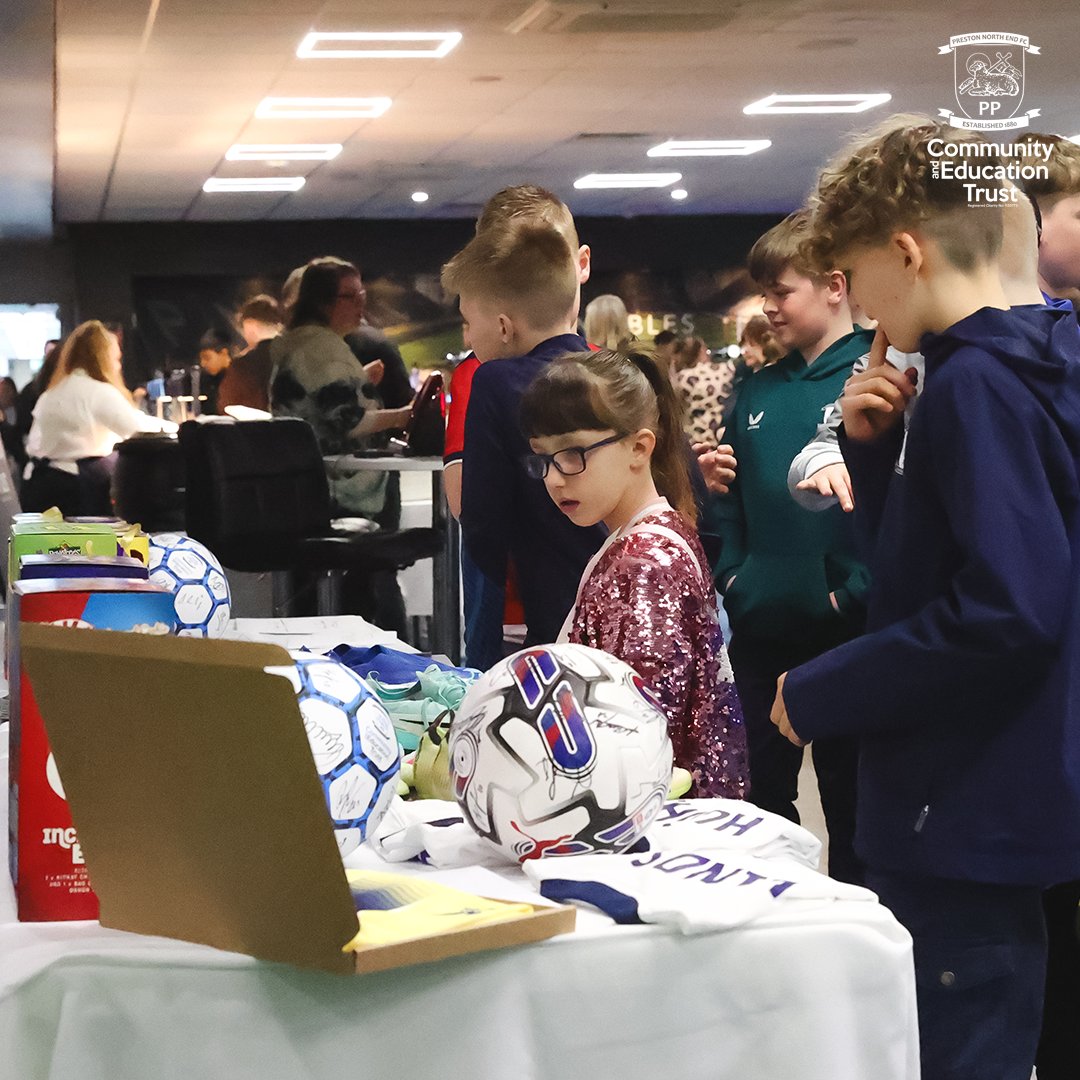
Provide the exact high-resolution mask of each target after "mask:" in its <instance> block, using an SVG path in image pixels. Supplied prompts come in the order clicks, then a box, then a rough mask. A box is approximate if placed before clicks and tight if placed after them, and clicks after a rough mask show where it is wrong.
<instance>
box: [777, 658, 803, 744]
mask: <svg viewBox="0 0 1080 1080" xmlns="http://www.w3.org/2000/svg"><path fill="white" fill-rule="evenodd" d="M786 678H787V672H786V671H785V672H784V674H783V675H781V676H780V678H779V679H777V680H776V701H774V702H773V707H772V712H771V713H770V714H769V719H770V720H771V721H772V722H773V723H774V724H775V725H776V726H777V728H778V730H779V731H780V734H781V735H783V736H784V738H785V739H787V740H788V741H789V742H792V743H794V744H795V745H796V746H805V745H806V743H805V741H804V740H802V739H800V738H799V736H798V735H796V734H795V729H794V728H793V727H792V726H791V721H790V720H789V719H788V714H787V706H786V705H785V704H784V680H785V679H786Z"/></svg>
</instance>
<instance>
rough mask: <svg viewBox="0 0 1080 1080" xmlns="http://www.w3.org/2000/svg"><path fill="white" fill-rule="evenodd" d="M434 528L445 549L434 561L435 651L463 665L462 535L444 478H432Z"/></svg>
mask: <svg viewBox="0 0 1080 1080" xmlns="http://www.w3.org/2000/svg"><path fill="white" fill-rule="evenodd" d="M431 525H432V528H434V529H441V530H442V532H443V548H442V551H440V552H439V553H438V554H437V555H436V556H435V558H434V559H432V561H431V562H432V566H431V575H432V605H431V606H432V608H433V611H432V616H431V637H432V641H431V647H432V651H433V652H436V653H442V654H443V655H444V656H446V657H449V659H450V661H451V662H452V663H455V664H460V663H461V645H462V640H461V533H460V530H459V528H458V523H457V519H456V518H455V517H454V515H453V514H451V513H450V511H449V509H448V508H447V505H446V495H445V494H444V491H443V474H442V472H441V470H438V469H436V470H435V471H434V472H433V473H432V474H431Z"/></svg>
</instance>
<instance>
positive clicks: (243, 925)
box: [22, 625, 574, 973]
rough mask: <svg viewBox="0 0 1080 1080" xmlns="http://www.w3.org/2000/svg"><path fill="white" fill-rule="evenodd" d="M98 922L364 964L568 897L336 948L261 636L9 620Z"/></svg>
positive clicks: (295, 717)
mask: <svg viewBox="0 0 1080 1080" xmlns="http://www.w3.org/2000/svg"><path fill="white" fill-rule="evenodd" d="M22 648H23V659H24V664H25V667H26V670H27V672H28V674H29V677H30V680H31V683H32V685H33V688H34V694H35V696H36V698H37V701H38V704H39V707H40V709H41V714H42V716H43V718H44V720H45V726H46V729H47V731H48V735H49V740H50V743H51V744H52V749H53V753H54V755H55V757H56V761H57V765H58V767H59V772H60V776H61V779H62V781H63V784H64V789H65V792H66V795H67V799H68V802H69V804H70V806H71V813H72V818H73V820H74V823H75V828H76V830H77V832H78V835H79V840H80V843H81V844H82V850H83V855H84V857H85V859H86V865H87V868H88V870H89V872H90V878H91V882H92V884H93V887H94V891H95V892H96V893H97V895H98V898H99V900H100V903H101V915H100V921H101V924H102V925H103V926H110V927H114V928H116V929H120V930H131V931H134V932H136V933H140V934H154V935H160V936H164V937H172V938H180V939H182V940H185V941H194V942H199V943H202V944H206V945H213V946H216V947H217V948H219V949H227V950H230V951H232V952H241V953H247V954H249V955H251V956H256V957H259V958H260V959H263V960H273V961H283V962H285V963H290V964H295V965H297V966H300V967H306V968H319V969H322V970H324V971H332V972H340V973H349V972H360V973H363V972H371V971H380V970H384V969H386V968H391V967H399V966H405V965H408V964H421V963H427V962H430V961H432V960H440V959H443V958H444V957H449V956H458V955H461V954H464V953H470V952H477V951H481V950H485V949H497V948H503V947H506V946H509V945H517V944H523V943H526V942H533V941H540V940H542V939H544V938H548V937H552V936H554V935H555V934H561V933H567V932H569V931H571V930H572V929H573V928H574V910H573V909H572V908H570V907H554V908H553V907H548V906H543V905H539V904H538V905H536V906H535V907H534V909H533V913H532V914H529V915H525V916H522V917H519V918H514V919H508V920H506V921H504V922H500V923H495V924H492V925H490V926H480V927H476V928H472V929H465V930H460V931H457V932H451V933H446V934H438V935H434V936H430V937H424V938H418V939H415V940H412V941H406V942H401V943H396V944H392V945H384V946H375V947H368V948H364V949H361V950H360V951H358V952H356V953H352V954H350V953H344V952H342V947H343V946H344V945H345V944H346V943H347V942H349V941H350V940H351V939H352V938H353V937H354V935H355V934H356V928H357V922H356V911H355V908H354V906H353V901H352V894H351V892H350V891H349V886H348V883H347V881H346V878H345V872H344V868H343V866H342V863H341V857H340V855H339V854H338V848H337V842H336V840H335V839H334V833H333V829H332V827H331V824H330V819H329V816H328V815H327V812H326V804H325V802H324V799H323V794H322V789H321V786H320V784H319V780H318V775H317V773H316V771H315V766H314V762H313V759H312V756H311V751H310V749H309V746H308V742H307V736H306V734H305V731H304V725H303V721H302V719H301V717H300V710H299V707H298V706H297V703H296V697H295V694H294V692H293V689H292V686H291V685H290V684H289V682H288V680H286V679H284V678H282V677H280V676H278V675H273V674H270V673H268V672H267V671H266V670H265V669H266V668H269V667H281V666H282V665H288V664H289V663H290V662H291V661H290V659H289V655H288V653H287V652H286V651H285V650H284V649H282V648H280V647H279V646H277V645H261V644H253V643H248V642H232V641H222V640H202V639H197V638H176V637H153V636H144V635H138V634H122V633H110V632H107V631H97V630H81V629H80V630H75V629H69V628H66V627H59V626H49V625H27V626H24V627H23V639H22Z"/></svg>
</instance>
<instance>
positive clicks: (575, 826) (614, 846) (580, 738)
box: [449, 644, 672, 862]
mask: <svg viewBox="0 0 1080 1080" xmlns="http://www.w3.org/2000/svg"><path fill="white" fill-rule="evenodd" d="M449 751H450V780H451V785H452V789H453V793H454V798H455V799H457V801H458V804H459V805H460V806H461V809H462V812H463V813H464V815H465V820H466V821H467V822H468V823H469V824H470V825H471V826H472V828H473V829H474V830H475V831H476V832H477V833H479V834H480V835H481V836H483V837H484V838H485V839H487V840H490V841H491V843H493V844H495V845H496V846H497V847H499V848H500V849H502V851H503V852H504V853H505V854H506V855H507V856H508V857H509V858H510V859H512V860H514V861H515V862H525V861H527V860H529V859H539V858H551V857H553V856H560V855H587V854H597V853H602V852H621V851H625V850H626V849H627V848H629V847H631V846H632V845H633V844H634V843H636V842H637V841H638V840H639V839H640V838H641V836H643V835H644V833H645V830H646V829H647V828H648V827H649V825H650V824H651V823H652V821H653V819H654V818H655V817H656V815H657V814H658V813H659V812H660V808H661V807H662V806H663V804H664V799H665V798H666V797H667V791H668V786H669V784H670V782H671V758H672V749H671V740H670V739H669V738H668V731H667V718H666V717H665V715H664V713H663V711H662V708H661V706H660V703H659V701H658V700H657V699H656V698H655V697H654V695H653V693H652V691H651V690H650V689H649V687H648V686H646V684H645V683H644V682H643V681H642V679H641V677H640V676H639V675H638V674H637V672H636V671H634V669H633V668H631V667H630V665H629V664H625V663H623V661H621V660H618V659H616V658H615V657H614V656H610V655H609V654H608V653H604V652H600V651H599V650H597V649H591V648H588V647H587V646H585V645H573V644H563V645H540V646H537V647H535V648H532V649H524V650H523V651H521V652H517V653H514V655H513V656H508V657H507V658H506V659H505V660H503V661H501V662H500V663H498V664H496V665H495V666H494V667H493V668H491V670H490V671H488V672H486V673H485V674H484V675H482V676H481V677H480V678H479V679H478V680H477V681H476V682H475V683H473V684H472V686H471V687H470V688H469V691H468V693H467V694H466V695H465V699H464V701H462V703H461V706H460V708H459V709H458V711H457V714H456V715H455V717H454V719H453V721H452V722H451V724H450V734H449Z"/></svg>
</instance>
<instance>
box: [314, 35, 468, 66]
mask: <svg viewBox="0 0 1080 1080" xmlns="http://www.w3.org/2000/svg"><path fill="white" fill-rule="evenodd" d="M425 41H426V42H430V43H431V47H430V48H426V49H423V48H417V47H416V46H417V45H418V44H420V43H422V42H425ZM459 41H461V35H460V34H459V33H457V32H456V31H454V32H447V33H441V32H435V33H412V32H405V33H366V32H359V33H346V34H323V33H317V32H315V31H312V33H310V34H308V36H307V37H306V38H304V40H303V41H302V42H300V47H299V48H298V49H297V50H296V55H297V56H298V57H299V58H300V59H301V60H315V59H327V58H329V59H334V60H359V59H366V60H376V59H380V60H409V59H415V60H420V59H427V60H438V59H440V58H441V57H443V56H445V55H446V54H447V53H448V52H450V50H451V49H453V48H454V46H455V45H457V43H458V42H459ZM323 42H355V43H357V44H358V45H360V46H361V47H359V48H351V49H350V48H322V47H321V45H322V43H323ZM365 42H366V43H368V44H367V47H366V48H365V47H363V45H362V43H365ZM395 45H396V46H397V47H395ZM410 46H411V47H410Z"/></svg>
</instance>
